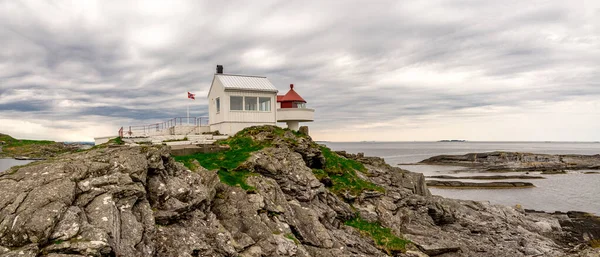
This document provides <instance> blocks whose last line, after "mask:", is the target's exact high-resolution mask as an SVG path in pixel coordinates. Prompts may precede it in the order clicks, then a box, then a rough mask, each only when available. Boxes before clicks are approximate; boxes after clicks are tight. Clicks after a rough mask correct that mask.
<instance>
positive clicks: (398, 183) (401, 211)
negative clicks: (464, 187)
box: [0, 131, 599, 257]
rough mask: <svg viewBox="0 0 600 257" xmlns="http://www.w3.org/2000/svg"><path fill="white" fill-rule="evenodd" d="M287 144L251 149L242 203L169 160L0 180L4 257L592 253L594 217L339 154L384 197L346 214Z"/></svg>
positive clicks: (136, 152)
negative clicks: (366, 226)
mask: <svg viewBox="0 0 600 257" xmlns="http://www.w3.org/2000/svg"><path fill="white" fill-rule="evenodd" d="M292 136H293V135H284V136H283V137H282V138H278V137H276V136H273V135H271V134H270V133H268V131H267V132H266V133H261V134H257V135H254V139H255V140H273V144H272V145H271V146H270V147H267V148H264V149H262V150H259V151H257V152H254V153H253V154H252V156H251V157H250V158H249V159H248V160H247V161H246V162H245V163H243V164H242V166H243V167H244V168H246V169H248V170H250V171H251V172H252V174H254V175H252V176H250V177H248V178H247V180H246V183H248V184H249V185H250V186H252V187H253V188H254V189H253V190H249V191H246V190H243V189H242V188H240V187H235V186H229V185H226V184H224V183H222V182H220V181H219V177H218V175H217V172H216V171H209V170H205V169H203V168H198V169H196V170H190V169H188V168H186V167H185V166H183V165H182V164H180V163H178V162H175V161H174V160H173V159H172V158H171V157H170V154H169V149H168V148H167V147H145V146H142V147H114V148H105V149H95V150H90V151H87V152H82V153H76V154H70V155H65V156H60V157H58V158H56V159H52V160H47V161H43V162H37V163H32V164H29V165H26V166H22V167H14V168H13V169H11V170H9V171H7V172H5V173H2V174H0V256H53V257H66V256H190V257H191V256H248V257H249V256H315V257H316V256H332V257H333V256H335V257H340V256H388V255H390V254H392V255H394V256H566V255H568V254H585V255H581V256H595V255H593V254H595V252H594V250H593V249H588V248H585V247H584V246H582V245H584V244H585V242H586V241H589V240H592V239H598V236H599V235H598V233H597V232H598V230H597V227H594V226H591V225H590V224H596V223H593V222H595V219H596V217H593V216H587V215H586V214H580V215H575V214H572V215H569V214H547V213H526V212H524V211H522V210H520V209H515V208H513V207H507V206H499V205H491V204H489V203H485V202H474V201H462V200H452V199H445V198H442V197H438V196H432V195H431V193H430V192H429V190H428V189H427V186H426V185H425V178H424V176H423V175H422V174H417V173H411V172H408V171H405V170H401V169H399V168H395V167H391V166H389V165H387V164H385V162H383V159H381V158H376V157H365V156H363V155H352V154H347V153H342V155H343V156H345V157H346V158H349V159H354V160H357V161H360V162H362V163H363V164H364V165H365V167H366V171H365V172H361V173H360V176H361V178H363V179H365V180H367V181H369V182H371V183H374V184H376V185H378V186H381V187H382V188H384V189H385V191H384V192H374V191H364V192H363V193H361V194H360V195H358V196H356V197H355V199H353V201H352V202H351V203H349V202H346V201H345V200H344V199H343V198H342V197H340V196H338V195H336V194H334V193H332V192H330V191H329V189H328V187H327V186H326V185H325V184H323V183H322V181H319V180H318V179H317V178H316V177H315V176H314V174H313V173H312V169H314V168H318V167H323V165H324V157H323V155H322V154H321V151H320V149H319V147H318V145H316V144H315V143H314V142H312V140H310V138H306V137H301V138H295V140H293V141H289V140H286V139H285V138H286V137H292ZM356 215H360V217H362V218H363V219H365V220H367V221H369V222H377V223H379V224H380V225H381V226H384V227H387V228H390V229H391V231H392V232H393V233H394V234H396V235H401V236H403V237H405V238H407V239H410V240H411V242H412V243H411V244H409V246H408V247H407V251H406V252H404V253H403V252H391V253H390V252H386V251H385V250H383V249H382V248H381V247H380V246H378V244H376V243H375V241H374V239H373V238H371V237H369V236H367V235H366V234H365V233H363V232H361V231H359V230H357V229H355V228H353V227H349V226H346V225H345V224H344V222H345V221H347V220H349V219H352V218H354V217H355V216H356ZM590 220H591V221H590ZM589 222H592V223H589ZM588 228H591V230H590V229H588ZM576 247H579V248H577V249H576V252H572V251H574V250H573V249H575V248H576ZM572 256H579V255H572Z"/></svg>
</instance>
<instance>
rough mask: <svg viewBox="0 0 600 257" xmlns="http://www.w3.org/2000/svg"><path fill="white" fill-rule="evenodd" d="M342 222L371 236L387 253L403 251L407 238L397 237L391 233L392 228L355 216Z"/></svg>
mask: <svg viewBox="0 0 600 257" xmlns="http://www.w3.org/2000/svg"><path fill="white" fill-rule="evenodd" d="M344 224H346V225H347V226H350V227H354V228H356V229H358V230H359V231H360V232H361V233H362V234H365V235H368V236H369V237H371V238H373V240H374V241H375V243H376V244H377V245H378V246H379V247H380V248H381V249H383V250H385V251H386V252H387V253H388V254H390V255H391V254H392V253H396V252H405V251H406V244H408V243H410V241H409V240H406V239H403V238H401V237H398V236H396V235H394V233H392V230H391V229H389V228H386V227H384V226H382V225H381V224H379V223H378V222H368V221H366V220H363V219H362V218H360V216H358V215H357V216H356V217H355V218H354V219H351V220H348V221H346V222H345V223H344Z"/></svg>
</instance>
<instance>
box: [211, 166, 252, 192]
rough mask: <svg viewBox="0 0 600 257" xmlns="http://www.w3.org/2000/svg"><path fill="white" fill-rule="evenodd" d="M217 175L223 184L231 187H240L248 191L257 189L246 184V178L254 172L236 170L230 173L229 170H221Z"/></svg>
mask: <svg viewBox="0 0 600 257" xmlns="http://www.w3.org/2000/svg"><path fill="white" fill-rule="evenodd" d="M217 174H218V175H219V180H221V182H223V183H225V184H227V185H230V186H238V187H241V188H242V189H244V190H246V191H254V190H256V188H254V187H253V186H250V185H248V184H246V178H248V177H249V176H252V172H250V171H247V170H236V171H229V170H227V169H220V170H219V171H218V172H217Z"/></svg>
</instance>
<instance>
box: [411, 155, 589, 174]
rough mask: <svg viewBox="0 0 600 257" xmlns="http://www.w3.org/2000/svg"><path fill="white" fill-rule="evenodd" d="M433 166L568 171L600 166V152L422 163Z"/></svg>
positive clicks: (444, 158) (445, 158)
mask: <svg viewBox="0 0 600 257" xmlns="http://www.w3.org/2000/svg"><path fill="white" fill-rule="evenodd" d="M420 163H421V164H430V165H458V166H466V167H472V168H474V169H477V170H484V171H499V172H505V171H542V172H546V173H547V174H550V173H560V172H564V171H565V170H595V169H600V155H598V154H597V155H551V154H534V153H519V152H490V153H469V154H464V155H438V156H434V157H431V158H428V159H425V160H423V161H421V162H420Z"/></svg>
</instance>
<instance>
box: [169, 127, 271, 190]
mask: <svg viewBox="0 0 600 257" xmlns="http://www.w3.org/2000/svg"><path fill="white" fill-rule="evenodd" d="M250 129H251V128H248V129H245V130H242V131H240V132H239V133H238V134H236V135H235V136H233V137H230V138H228V139H226V140H223V141H219V142H218V143H219V144H221V145H228V146H229V147H230V148H229V150H227V151H222V152H217V153H197V154H192V155H186V156H175V157H174V158H175V160H176V161H179V162H182V163H183V164H184V165H185V166H187V167H188V168H190V169H193V168H194V167H193V166H194V164H193V161H194V160H197V161H198V162H199V163H200V165H202V167H204V168H207V169H209V170H215V169H217V170H218V174H219V179H220V180H221V182H223V183H225V184H228V185H231V186H239V187H241V188H243V189H245V190H254V188H253V187H251V186H249V185H248V184H246V178H247V177H248V176H251V175H252V174H251V172H249V171H247V170H240V169H238V167H239V166H240V164H242V163H243V162H244V161H246V160H247V159H248V158H249V157H250V154H251V153H252V152H255V151H259V150H261V149H263V148H265V147H267V146H269V145H270V144H269V143H266V142H256V141H254V140H252V138H251V137H250V136H249V135H248V133H251V132H252V130H250Z"/></svg>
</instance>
